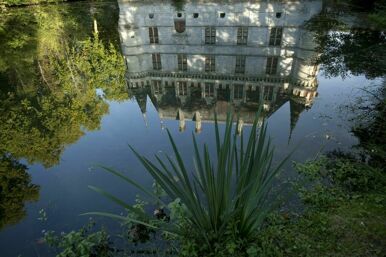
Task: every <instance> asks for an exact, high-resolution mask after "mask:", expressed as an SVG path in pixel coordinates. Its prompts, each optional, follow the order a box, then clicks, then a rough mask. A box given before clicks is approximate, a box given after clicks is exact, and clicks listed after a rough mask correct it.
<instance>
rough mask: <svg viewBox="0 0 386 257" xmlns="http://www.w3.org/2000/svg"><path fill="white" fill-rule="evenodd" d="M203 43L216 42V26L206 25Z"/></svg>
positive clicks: (212, 43)
mask: <svg viewBox="0 0 386 257" xmlns="http://www.w3.org/2000/svg"><path fill="white" fill-rule="evenodd" d="M205 44H208V45H214V44H216V28H215V27H206V28H205Z"/></svg>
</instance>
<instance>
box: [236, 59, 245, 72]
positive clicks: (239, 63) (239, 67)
mask: <svg viewBox="0 0 386 257" xmlns="http://www.w3.org/2000/svg"><path fill="white" fill-rule="evenodd" d="M235 73H236V74H244V73H245V56H236V67H235Z"/></svg>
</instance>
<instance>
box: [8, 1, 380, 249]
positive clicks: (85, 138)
mask: <svg viewBox="0 0 386 257" xmlns="http://www.w3.org/2000/svg"><path fill="white" fill-rule="evenodd" d="M209 2H210V1H209ZM235 2H236V1H235ZM237 2H239V1H237ZM259 8H260V9H259ZM330 12H331V13H329V11H328V8H327V10H326V8H325V7H324V6H323V4H322V2H321V1H306V2H305V3H304V4H302V2H300V4H296V5H295V4H291V3H287V4H272V5H269V4H266V3H265V4H264V5H263V4H262V5H261V6H259V5H253V4H251V3H250V2H248V1H246V2H243V3H238V4H236V3H235V4H232V2H230V3H228V4H220V3H219V2H214V3H209V4H207V6H205V5H203V4H201V5H200V4H198V3H190V2H189V1H187V2H182V3H181V2H180V1H178V3H177V4H176V3H175V2H172V3H170V4H166V3H158V2H157V1H153V2H152V3H151V4H146V2H145V3H137V4H133V5H131V4H128V3H120V4H119V5H118V4H117V3H87V2H83V3H69V4H55V5H47V6H35V7H25V8H17V9H9V10H7V11H3V12H0V16H1V19H0V47H1V51H0V256H1V257H16V256H28V257H32V256H54V255H55V253H54V252H52V251H50V250H49V249H48V248H47V246H46V245H45V244H44V243H43V242H42V236H43V233H44V231H47V230H54V231H56V232H61V231H64V232H66V231H70V230H73V229H77V228H79V227H81V226H82V225H84V224H85V223H87V220H88V219H89V218H88V217H84V216H80V214H82V213H85V212H90V211H110V212H114V213H117V214H120V213H123V212H124V210H122V209H120V208H118V207H117V206H116V205H115V204H113V203H111V202H110V201H108V200H106V199H104V198H103V197H101V196H100V195H98V194H97V193H95V192H94V191H92V190H90V189H89V188H88V185H94V186H98V187H100V188H103V189H105V190H106V191H109V192H111V193H113V194H114V195H116V196H119V197H121V198H123V199H125V200H126V201H127V202H134V199H135V197H136V194H138V193H139V192H138V191H136V190H135V189H133V188H131V187H129V186H128V185H127V184H125V183H123V182H122V181H120V180H119V179H117V178H115V177H113V176H111V174H107V173H106V172H104V171H102V170H101V169H99V168H96V165H98V164H102V165H105V166H109V167H114V168H116V169H117V170H121V171H124V172H126V173H127V174H128V175H129V176H130V177H131V178H133V179H135V180H136V181H139V182H140V183H142V184H144V185H146V186H148V187H149V188H150V187H151V186H152V183H153V181H152V179H151V177H150V176H149V175H148V174H147V173H146V172H145V170H144V169H143V167H142V166H141V165H140V163H139V161H138V160H137V159H136V158H135V156H134V155H133V153H132V152H131V151H130V149H129V147H128V145H131V146H133V147H134V148H135V149H136V150H137V151H138V152H140V153H142V154H144V155H146V156H149V157H151V156H153V154H155V153H160V152H166V153H170V152H171V147H170V144H169V141H168V138H167V134H166V129H169V131H170V132H171V134H172V136H173V137H174V139H175V141H176V143H177V145H178V146H179V148H180V150H181V153H182V156H183V157H184V158H185V159H186V160H187V163H189V165H191V166H192V153H193V148H192V142H191V135H192V133H195V134H196V136H197V139H198V143H199V144H200V145H202V144H203V143H206V144H208V145H209V147H213V145H214V122H213V113H214V111H217V113H218V114H219V119H220V121H221V119H224V117H225V115H226V112H227V110H228V109H229V108H230V107H231V108H233V110H234V111H235V112H236V113H237V114H239V117H240V120H242V122H243V126H242V127H240V131H241V130H242V131H243V133H245V134H246V135H248V133H249V132H250V129H251V126H250V123H251V122H252V121H253V118H254V115H255V112H256V110H257V106H258V105H259V104H260V103H261V104H262V105H263V109H264V116H265V117H266V118H267V121H268V132H269V136H270V137H271V138H272V142H273V145H274V146H275V149H276V151H275V160H278V159H281V158H283V157H284V156H286V155H287V154H288V153H289V152H291V151H292V150H293V149H294V148H296V151H295V152H294V154H293V156H292V160H293V161H305V160H308V159H312V158H315V157H316V156H317V155H320V154H322V153H325V152H328V151H331V150H335V149H341V150H348V149H351V147H352V146H354V145H356V144H357V143H358V141H357V139H356V138H355V137H354V135H353V134H352V133H351V132H350V129H351V126H352V123H351V122H350V118H352V113H351V112H350V110H351V108H352V107H353V106H355V105H356V104H357V101H358V99H360V97H361V96H363V95H364V94H365V93H366V91H367V90H366V89H368V88H372V87H378V86H381V85H383V84H384V79H383V76H384V72H385V68H384V66H382V65H379V63H381V64H382V62H383V59H382V54H383V55H384V53H381V52H379V53H378V54H376V55H375V56H376V57H375V58H374V55H373V57H371V58H373V59H371V60H366V61H363V62H367V63H366V64H363V62H362V61H359V60H358V59H360V58H363V57H364V56H366V55H367V53H366V51H365V50H363V49H367V48H370V47H371V46H377V47H379V46H382V47H384V44H385V38H384V35H383V36H382V33H380V32H379V31H372V30H368V29H363V28H359V27H356V26H357V24H359V23H358V21H356V20H355V19H354V18H350V17H344V20H347V21H348V23H349V25H347V29H346V30H345V31H343V32H342V31H337V30H336V28H334V27H328V26H327V28H326V26H323V23H321V22H320V20H323V19H320V20H318V19H317V17H321V16H322V15H321V14H323V15H328V14H330V15H333V13H332V11H331V10H330ZM195 13H198V16H197V15H196V14H195ZM223 13H224V14H223ZM241 14H242V15H243V16H242V17H244V19H242V18H240V17H241V16H240V15H241ZM196 16H197V17H196ZM222 16H225V17H222ZM261 17H263V18H261ZM334 17H336V16H334ZM195 22H196V23H195ZM309 24H311V26H310V25H309ZM315 24H316V25H315ZM312 25H314V26H312ZM324 25H325V24H324ZM149 27H151V28H154V27H156V28H157V32H154V29H152V32H151V33H152V34H151V33H150V34H151V35H150V34H149V30H150V29H149ZM209 27H210V28H211V31H207V28H209ZM239 27H242V28H247V32H246V33H247V34H242V33H243V31H245V30H240V31H239V30H238V28H239ZM212 28H215V32H214V34H213V33H212V30H213V29H212ZM272 28H280V29H279V30H277V29H273V30H272ZM354 28H355V29H354ZM310 29H311V31H310ZM96 31H97V36H96V34H95V33H94V35H93V32H96ZM244 33H245V32H244ZM272 33H274V34H275V35H273V34H272ZM213 35H214V36H213ZM242 35H247V36H245V37H244V36H242ZM347 35H351V36H352V37H351V38H348V37H347ZM358 35H362V36H361V37H360V36H358ZM149 37H150V38H149ZM151 37H153V38H151ZM326 38H327V39H328V40H322V39H326ZM345 39H346V40H347V42H346V41H344V40H345ZM213 40H214V41H213ZM243 40H245V41H243ZM334 40H337V41H339V42H340V44H341V45H340V46H339V45H338V46H336V44H334V42H333V41H334ZM350 40H357V41H358V42H357V43H358V44H356V45H355V44H352V45H350V44H349V43H348V42H349V41H350ZM351 42H352V41H351ZM109 43H110V44H111V46H110V48H109ZM329 43H330V44H331V45H328V44H329ZM350 47H351V48H350ZM355 47H357V49H356V48H355ZM358 49H359V50H361V49H362V50H363V52H361V51H358ZM379 49H381V48H379ZM383 49H384V48H383ZM355 51H357V52H356V53H357V54H356V55H355V54H353V52H355ZM372 51H375V53H376V51H378V50H377V49H375V50H374V48H372ZM379 51H380V50H379ZM342 56H345V57H344V58H343V57H342ZM275 58H276V59H275ZM318 58H319V59H318ZM368 58H370V57H368ZM379 58H380V59H379ZM383 64H384V63H383ZM222 124H223V123H221V122H220V128H223V125H222ZM191 168H192V167H191ZM293 176H296V173H295V172H294V171H293V170H292V167H291V165H287V167H286V168H285V170H284V171H283V174H282V177H283V178H284V179H285V178H290V177H293ZM95 221H96V222H97V224H98V225H99V226H101V225H103V226H105V227H107V228H108V229H110V230H111V231H117V230H119V225H117V224H116V222H115V221H112V220H110V219H103V218H97V217H96V218H95Z"/></svg>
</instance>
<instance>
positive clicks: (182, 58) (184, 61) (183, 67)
mask: <svg viewBox="0 0 386 257" xmlns="http://www.w3.org/2000/svg"><path fill="white" fill-rule="evenodd" d="M177 59H178V60H177V61H178V70H179V71H187V70H188V58H187V57H186V54H178V55H177Z"/></svg>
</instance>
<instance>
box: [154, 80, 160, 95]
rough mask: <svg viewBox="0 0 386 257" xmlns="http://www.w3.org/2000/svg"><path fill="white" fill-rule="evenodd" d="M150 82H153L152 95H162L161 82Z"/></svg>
mask: <svg viewBox="0 0 386 257" xmlns="http://www.w3.org/2000/svg"><path fill="white" fill-rule="evenodd" d="M152 82H153V90H154V94H161V93H162V87H161V80H153V81H152Z"/></svg>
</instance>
